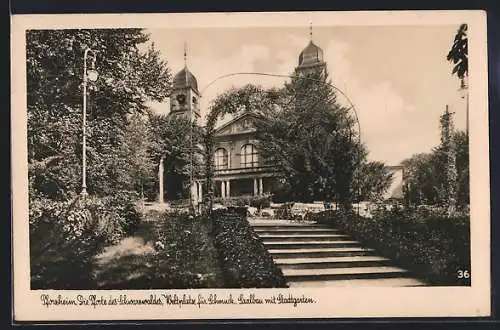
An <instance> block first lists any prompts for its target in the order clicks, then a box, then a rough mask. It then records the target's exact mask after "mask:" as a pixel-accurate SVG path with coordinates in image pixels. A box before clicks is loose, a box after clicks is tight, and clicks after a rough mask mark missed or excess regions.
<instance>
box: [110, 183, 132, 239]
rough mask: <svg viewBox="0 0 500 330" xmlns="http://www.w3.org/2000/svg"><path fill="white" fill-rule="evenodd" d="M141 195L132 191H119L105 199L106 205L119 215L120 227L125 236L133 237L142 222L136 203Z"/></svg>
mask: <svg viewBox="0 0 500 330" xmlns="http://www.w3.org/2000/svg"><path fill="white" fill-rule="evenodd" d="M138 199H139V194H137V193H136V192H132V191H119V192H117V193H115V194H114V195H112V196H109V197H105V198H103V203H104V205H105V206H106V207H107V208H109V209H111V210H114V211H116V212H117V213H118V217H119V219H120V226H121V228H122V229H123V231H124V234H125V235H131V234H133V233H134V231H135V230H136V229H137V226H138V225H139V223H140V222H141V214H140V213H139V212H138V211H137V208H136V202H137V200H138Z"/></svg>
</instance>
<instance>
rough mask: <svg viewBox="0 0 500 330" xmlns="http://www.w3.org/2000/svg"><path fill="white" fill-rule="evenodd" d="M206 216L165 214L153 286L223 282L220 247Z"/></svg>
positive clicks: (158, 228)
mask: <svg viewBox="0 0 500 330" xmlns="http://www.w3.org/2000/svg"><path fill="white" fill-rule="evenodd" d="M203 220H206V219H205V218H199V217H193V216H190V215H188V214H183V213H177V214H168V215H167V214H162V215H160V216H159V219H158V221H157V223H156V228H155V230H154V231H155V234H154V236H155V238H154V240H155V245H156V249H157V252H156V254H155V255H154V256H153V259H154V260H153V262H155V267H154V268H153V271H152V273H151V274H150V279H149V283H148V284H149V286H150V287H151V288H158V289H159V288H162V289H169V288H171V289H185V288H214V287H220V286H222V283H221V274H220V269H219V268H218V260H217V251H216V250H215V247H214V246H213V243H212V239H211V238H210V235H209V231H210V228H209V224H208V223H207V222H206V221H203Z"/></svg>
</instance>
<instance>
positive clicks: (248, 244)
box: [212, 208, 287, 288]
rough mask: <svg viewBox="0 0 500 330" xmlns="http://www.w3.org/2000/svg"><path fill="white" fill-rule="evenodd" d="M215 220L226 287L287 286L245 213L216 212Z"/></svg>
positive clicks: (235, 211) (213, 219)
mask: <svg viewBox="0 0 500 330" xmlns="http://www.w3.org/2000/svg"><path fill="white" fill-rule="evenodd" d="M212 221H213V233H214V237H215V247H216V248H217V251H218V254H219V260H220V265H221V268H222V269H223V272H224V282H225V287H229V288H276V287H280V288H285V287H287V284H286V280H285V278H284V277H283V273H282V272H281V270H280V269H279V268H278V267H277V266H276V265H275V263H274V261H273V259H272V258H271V256H270V255H269V253H268V251H267V249H266V248H265V246H264V245H263V244H262V242H261V240H260V238H259V236H258V235H257V234H256V233H255V232H254V231H253V229H252V228H251V227H250V224H249V223H248V221H246V217H245V216H244V215H242V213H241V212H238V210H237V209H236V208H235V209H234V210H228V211H223V210H218V211H214V212H213V213H212Z"/></svg>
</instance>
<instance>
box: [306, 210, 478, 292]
mask: <svg viewBox="0 0 500 330" xmlns="http://www.w3.org/2000/svg"><path fill="white" fill-rule="evenodd" d="M314 219H315V220H316V221H317V222H318V223H326V224H330V225H332V226H335V227H336V228H339V229H341V230H342V231H344V232H346V233H347V234H349V235H351V236H353V237H354V238H355V239H357V240H360V241H362V242H363V243H365V244H366V245H368V246H370V247H373V248H375V249H376V250H377V251H378V252H379V253H380V254H382V255H383V256H385V257H387V258H390V259H392V260H393V261H394V262H396V263H398V264H400V265H401V266H402V267H405V268H407V269H409V270H411V271H413V272H414V274H415V275H416V276H419V277H421V278H422V279H423V280H424V281H427V282H428V283H430V284H433V285H470V278H469V279H459V278H457V272H458V271H459V270H470V229H469V223H470V222H469V218H468V217H451V218H448V217H444V216H440V215H428V216H427V217H424V216H422V214H420V213H419V212H418V211H415V210H404V209H402V208H393V209H391V210H378V211H376V212H375V213H374V215H373V218H370V219H369V218H364V217H360V216H357V215H355V214H352V213H351V214H344V213H342V212H341V211H325V212H321V213H319V214H316V215H314Z"/></svg>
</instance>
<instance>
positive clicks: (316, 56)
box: [295, 26, 326, 77]
mask: <svg viewBox="0 0 500 330" xmlns="http://www.w3.org/2000/svg"><path fill="white" fill-rule="evenodd" d="M317 72H320V73H322V74H325V73H326V63H325V61H324V60H323V50H322V49H321V48H320V47H318V46H316V45H315V44H314V42H313V40H312V26H311V27H310V28H309V43H308V44H307V46H306V47H305V48H304V49H303V50H302V52H301V53H300V55H299V65H298V66H297V67H296V68H295V74H296V75H298V76H300V77H303V76H308V75H311V74H314V73H317Z"/></svg>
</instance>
